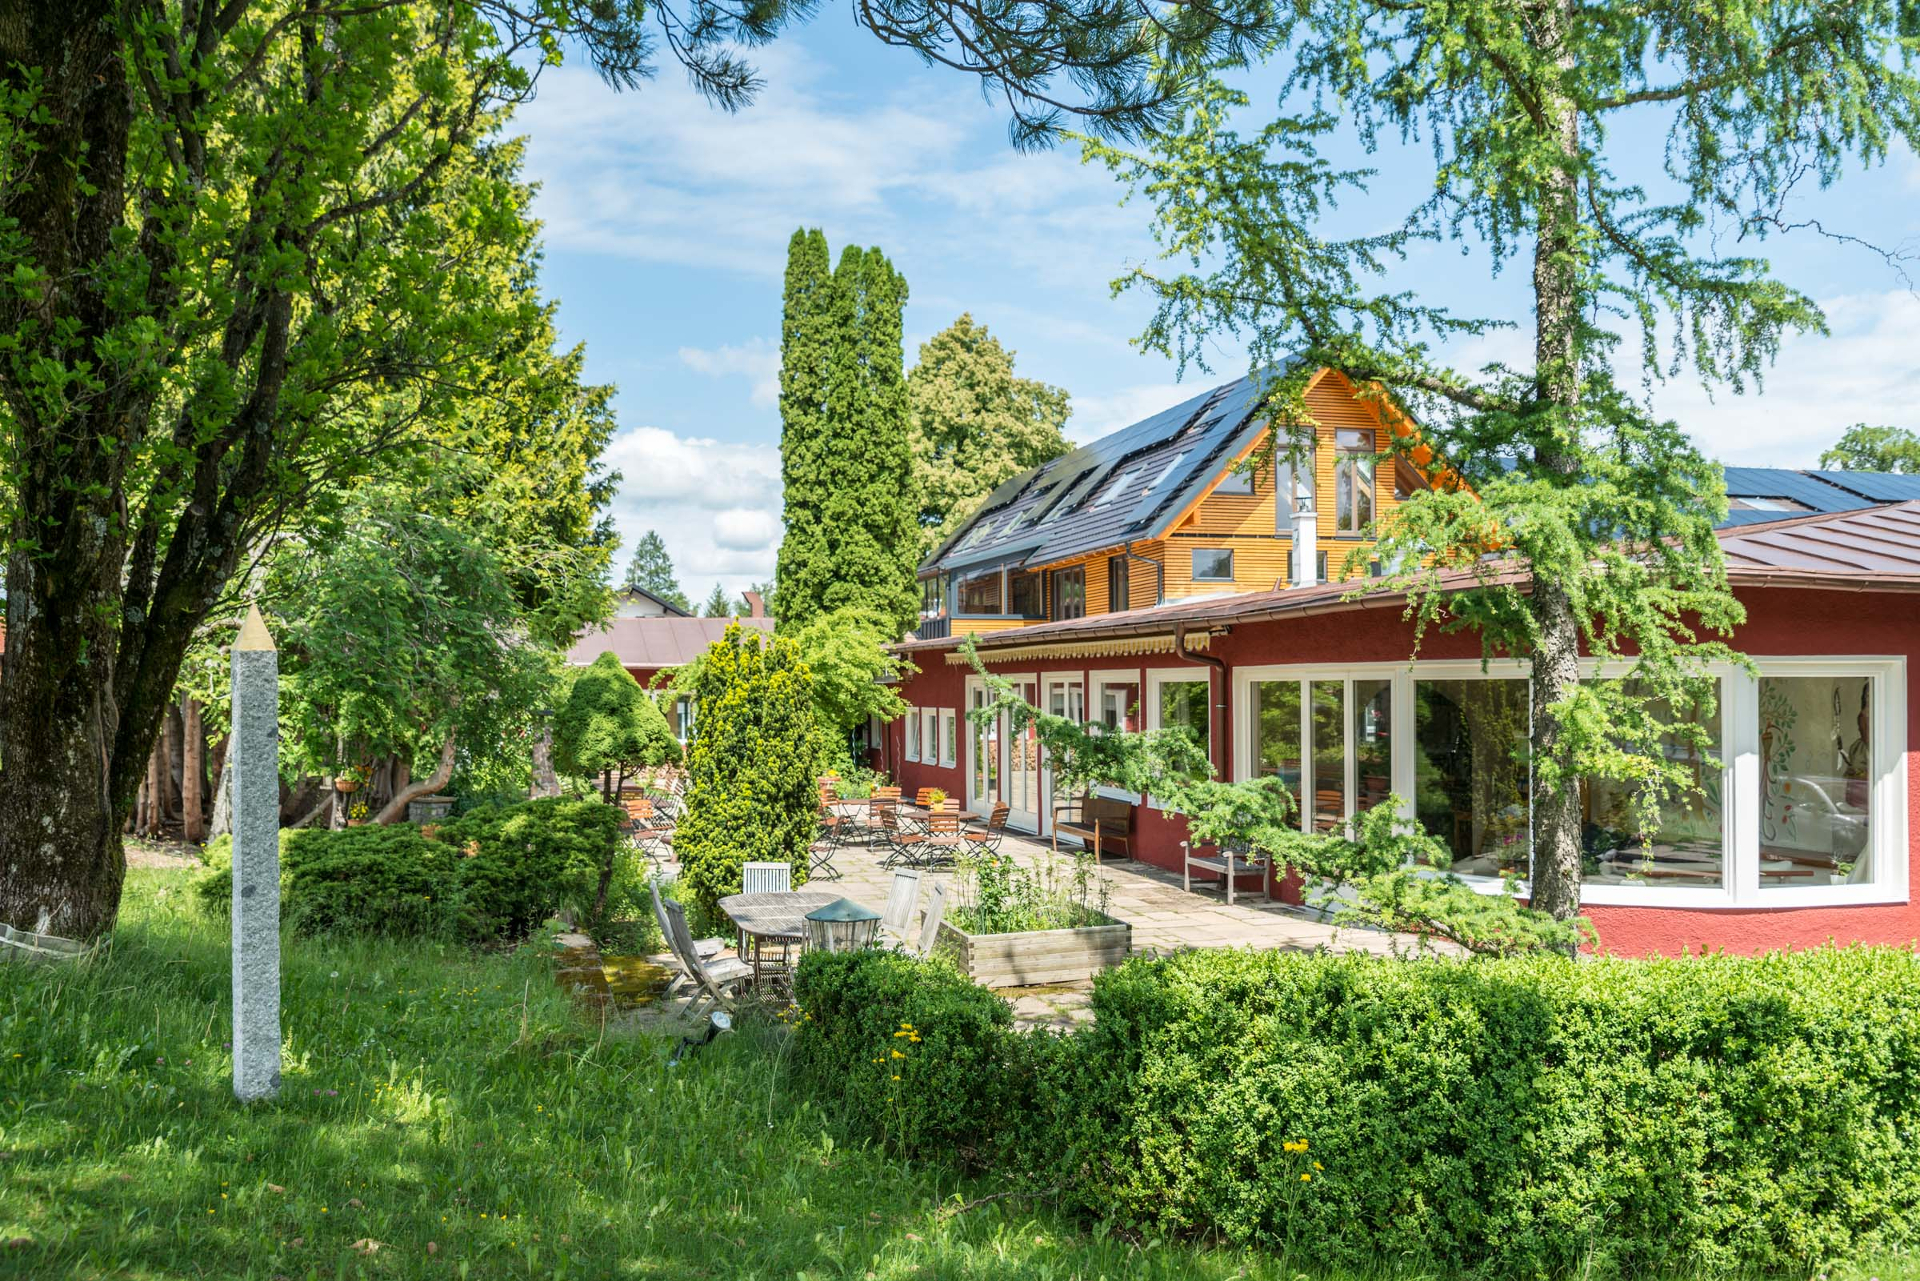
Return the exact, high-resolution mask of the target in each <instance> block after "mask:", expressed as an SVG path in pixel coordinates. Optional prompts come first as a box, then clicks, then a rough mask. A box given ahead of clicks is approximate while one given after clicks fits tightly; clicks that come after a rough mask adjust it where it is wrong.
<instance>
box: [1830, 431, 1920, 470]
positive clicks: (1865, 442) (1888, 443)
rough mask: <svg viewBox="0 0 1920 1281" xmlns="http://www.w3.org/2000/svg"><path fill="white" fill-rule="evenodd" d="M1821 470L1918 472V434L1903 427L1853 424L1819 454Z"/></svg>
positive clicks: (1919, 438)
mask: <svg viewBox="0 0 1920 1281" xmlns="http://www.w3.org/2000/svg"><path fill="white" fill-rule="evenodd" d="M1820 465H1821V466H1822V467H1837V468H1840V469H1841V470H1843V471H1895V472H1907V473H1909V474H1914V473H1920V433H1916V432H1914V431H1912V430H1910V429H1909V428H1906V427H1870V426H1868V425H1867V424H1866V423H1855V424H1854V425H1853V426H1851V427H1849V428H1847V430H1846V433H1845V434H1844V435H1842V436H1841V437H1840V439H1839V440H1837V441H1835V442H1834V444H1833V448H1831V449H1828V450H1826V451H1824V452H1822V453H1821V455H1820Z"/></svg>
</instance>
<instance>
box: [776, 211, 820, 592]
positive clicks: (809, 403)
mask: <svg viewBox="0 0 1920 1281" xmlns="http://www.w3.org/2000/svg"><path fill="white" fill-rule="evenodd" d="M829 268H830V262H829V259H828V256H827V238H826V236H825V235H823V234H822V233H821V232H820V231H819V230H818V229H817V228H816V229H815V230H812V231H807V230H804V229H803V230H799V231H795V232H794V233H793V239H792V241H790V242H789V243H788V246H787V282H786V296H785V301H784V304H783V307H782V315H781V323H780V480H781V487H782V493H783V495H784V498H785V510H784V512H783V513H782V519H783V520H784V521H785V523H786V535H785V537H784V538H782V539H781V542H780V555H779V561H778V564H777V565H776V567H775V570H774V587H775V593H776V594H777V595H778V596H780V597H781V598H782V599H788V600H794V601H814V600H817V599H819V593H820V587H821V575H822V574H823V573H824V571H825V568H826V542H825V530H826V513H825V512H824V511H823V510H821V507H820V502H821V499H822V498H823V497H824V495H825V492H826V489H825V485H824V477H822V475H821V470H820V469H821V467H822V465H823V453H824V447H825V437H826V421H827V353H828V347H829V345H830V343H831V339H832V317H831V308H832V297H831V295H832V292H833V289H832V286H833V278H832V275H831V273H830V269H829Z"/></svg>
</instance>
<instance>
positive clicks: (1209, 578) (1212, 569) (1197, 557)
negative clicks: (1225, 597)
mask: <svg viewBox="0 0 1920 1281" xmlns="http://www.w3.org/2000/svg"><path fill="white" fill-rule="evenodd" d="M1193 581H1194V582H1196V583H1230V582H1232V581H1233V552H1232V551H1230V550H1228V549H1227V548H1225V547H1196V548H1194V550H1193Z"/></svg>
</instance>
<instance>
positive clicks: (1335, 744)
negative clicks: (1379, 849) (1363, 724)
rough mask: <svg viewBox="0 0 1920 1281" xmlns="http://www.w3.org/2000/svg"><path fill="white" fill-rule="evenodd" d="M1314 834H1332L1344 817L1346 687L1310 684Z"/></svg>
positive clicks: (1342, 683) (1330, 682) (1344, 685)
mask: <svg viewBox="0 0 1920 1281" xmlns="http://www.w3.org/2000/svg"><path fill="white" fill-rule="evenodd" d="M1309 684H1310V687H1311V690H1312V694H1311V697H1312V699H1313V789H1312V790H1313V797H1312V799H1313V811H1312V812H1313V830H1314V831H1316V832H1331V831H1332V830H1333V829H1334V828H1336V827H1338V826H1339V825H1340V822H1341V820H1342V819H1344V818H1346V816H1347V725H1346V684H1345V682H1343V681H1312V682H1310V683H1309Z"/></svg>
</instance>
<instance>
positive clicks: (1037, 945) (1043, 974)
mask: <svg viewBox="0 0 1920 1281" xmlns="http://www.w3.org/2000/svg"><path fill="white" fill-rule="evenodd" d="M935 946H936V947H938V948H939V949H940V950H941V951H943V952H945V953H947V954H948V955H949V956H952V957H953V958H954V959H955V960H956V961H958V962H959V965H960V968H961V969H962V970H964V971H965V972H966V974H967V977H969V978H971V979H972V980H973V981H974V982H975V983H978V984H980V985H982V986H983V987H1032V986H1034V985H1035V984H1040V983H1071V982H1073V981H1074V980H1076V979H1085V978H1092V977H1093V976H1094V975H1095V974H1098V973H1099V972H1100V971H1101V970H1104V969H1109V968H1111V967H1112V966H1115V965H1118V964H1120V962H1122V961H1124V960H1126V959H1127V956H1128V954H1129V953H1131V952H1132V950H1133V927H1132V926H1131V925H1128V924H1127V923H1126V922H1125V921H1110V923H1109V924H1106V925H1083V926H1081V927H1080V928H1078V929H1072V930H1027V931H1025V932H1023V933H1019V934H969V933H967V932H966V931H965V930H962V929H960V928H959V927H957V926H954V925H950V924H948V923H947V922H945V921H942V922H941V923H940V939H939V942H938V943H936V944H935Z"/></svg>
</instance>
